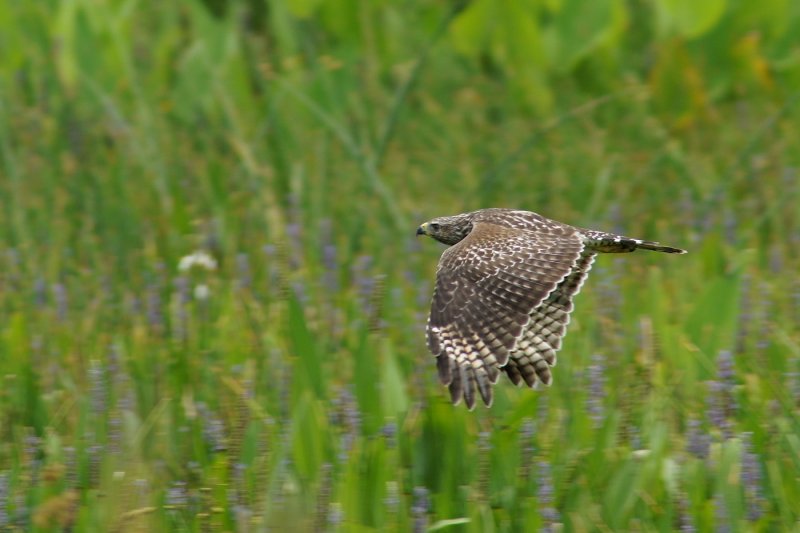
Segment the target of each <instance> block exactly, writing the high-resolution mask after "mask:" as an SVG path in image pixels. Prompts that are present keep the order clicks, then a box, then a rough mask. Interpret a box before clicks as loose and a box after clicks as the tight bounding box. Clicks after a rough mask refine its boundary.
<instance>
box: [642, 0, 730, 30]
mask: <svg viewBox="0 0 800 533" xmlns="http://www.w3.org/2000/svg"><path fill="white" fill-rule="evenodd" d="M726 5H727V0H703V1H701V2H696V1H693V0H658V1H657V6H658V8H659V13H660V15H661V16H662V17H663V21H662V23H663V25H664V26H666V27H667V28H670V29H672V30H674V31H676V32H677V33H679V34H680V35H683V36H685V37H688V38H694V37H698V36H700V35H703V34H704V33H706V32H707V31H708V30H710V29H711V28H712V27H713V26H714V25H715V24H716V23H717V22H718V21H719V19H720V18H721V17H722V14H723V13H724V12H725V8H726Z"/></svg>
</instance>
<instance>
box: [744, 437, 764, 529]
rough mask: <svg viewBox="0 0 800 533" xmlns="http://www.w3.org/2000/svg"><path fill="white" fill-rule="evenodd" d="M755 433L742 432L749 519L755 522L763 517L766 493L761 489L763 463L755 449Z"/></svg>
mask: <svg viewBox="0 0 800 533" xmlns="http://www.w3.org/2000/svg"><path fill="white" fill-rule="evenodd" d="M752 437H753V434H752V433H750V432H746V433H743V434H742V485H743V486H744V494H745V502H746V505H747V520H749V521H750V522H755V521H757V520H758V519H759V518H760V517H761V509H762V506H763V503H764V495H763V493H762V490H761V464H760V463H759V459H758V454H756V453H755V452H754V451H753V442H752Z"/></svg>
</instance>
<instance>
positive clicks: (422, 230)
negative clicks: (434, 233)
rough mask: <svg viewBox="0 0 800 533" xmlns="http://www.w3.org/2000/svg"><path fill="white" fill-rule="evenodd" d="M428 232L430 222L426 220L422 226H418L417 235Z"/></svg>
mask: <svg viewBox="0 0 800 533" xmlns="http://www.w3.org/2000/svg"><path fill="white" fill-rule="evenodd" d="M427 234H428V223H427V222H425V223H424V224H422V225H421V226H420V227H418V228H417V235H427Z"/></svg>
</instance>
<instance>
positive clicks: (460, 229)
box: [417, 213, 472, 244]
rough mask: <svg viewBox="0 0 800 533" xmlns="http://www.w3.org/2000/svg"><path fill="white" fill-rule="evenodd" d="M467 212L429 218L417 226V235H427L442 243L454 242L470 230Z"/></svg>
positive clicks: (470, 223) (470, 225) (470, 222)
mask: <svg viewBox="0 0 800 533" xmlns="http://www.w3.org/2000/svg"><path fill="white" fill-rule="evenodd" d="M469 214H470V213H464V214H461V215H455V216H452V217H439V218H434V219H433V220H429V221H428V222H425V223H424V224H422V225H421V226H420V227H418V228H417V235H427V236H429V237H433V238H434V239H436V240H437V241H439V242H442V243H444V244H456V243H457V242H459V241H460V240H461V239H463V238H464V237H466V236H467V235H469V232H470V231H472V220H470V217H469Z"/></svg>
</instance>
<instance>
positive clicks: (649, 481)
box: [0, 2, 800, 531]
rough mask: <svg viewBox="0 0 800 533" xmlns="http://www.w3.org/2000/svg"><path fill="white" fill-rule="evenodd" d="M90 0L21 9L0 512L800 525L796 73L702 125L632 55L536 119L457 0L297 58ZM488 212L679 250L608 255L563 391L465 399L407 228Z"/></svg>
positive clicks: (2, 315) (5, 206)
mask: <svg viewBox="0 0 800 533" xmlns="http://www.w3.org/2000/svg"><path fill="white" fill-rule="evenodd" d="M101 4H102V9H100V8H98V9H96V10H95V9H93V10H87V9H84V8H83V7H80V5H79V3H70V2H52V3H51V5H50V7H51V8H52V9H53V12H52V14H51V13H49V12H45V11H44V8H43V7H36V6H34V5H33V4H31V5H28V4H19V5H17V4H14V5H13V6H11V7H8V6H7V7H6V8H4V9H3V11H2V12H0V20H1V21H2V25H3V27H4V28H6V29H7V30H8V29H9V28H14V29H16V31H13V32H10V33H9V35H11V36H12V37H10V38H13V39H16V40H15V41H14V42H16V43H17V44H18V45H24V46H16V47H14V48H13V49H14V50H15V51H14V52H11V51H9V50H6V51H5V52H4V53H3V54H4V55H3V56H2V58H1V60H2V65H3V66H2V69H1V70H0V74H2V76H0V95H2V97H0V164H1V165H2V177H0V202H2V204H1V205H0V235H2V247H1V248H2V254H0V380H1V381H2V384H1V385H0V529H3V528H5V529H10V530H12V531H13V530H19V531H22V530H26V531H27V530H33V531H54V530H63V529H69V528H73V529H74V530H77V531H157V530H178V531H205V530H213V529H220V530H237V531H260V530H265V529H268V528H273V529H276V530H282V529H285V528H289V527H292V528H294V529H299V530H319V529H332V530H335V529H339V530H342V531H370V530H398V531H404V530H415V531H424V530H426V529H427V530H449V531H523V530H531V529H537V528H542V529H545V528H547V529H558V528H563V529H565V530H570V531H589V530H592V531H594V530H601V531H619V530H641V531H654V530H670V529H677V528H680V527H682V526H690V527H694V528H696V529H697V530H703V531H705V530H711V529H715V530H716V529H719V530H722V529H724V528H726V527H727V528H729V529H730V530H742V531H744V530H748V531H749V530H755V531H762V530H763V531H767V530H791V529H793V528H796V527H797V524H798V521H799V520H800V515H799V514H798V511H797V509H796V505H795V502H797V501H800V482H798V481H799V479H798V478H799V477H800V474H799V473H800V459H798V458H800V437H799V436H800V416H798V415H799V412H798V409H799V408H800V407H799V406H800V404H799V403H798V402H800V386H799V385H798V383H800V378H798V374H800V328H799V327H798V324H799V323H800V320H798V319H799V318H800V285H798V282H797V275H796V273H797V272H798V270H799V269H800V260H799V259H798V253H797V244H798V237H799V236H800V223H799V222H798V213H799V211H798V209H797V205H798V201H800V200H799V198H798V193H799V192H800V191H799V190H798V187H799V185H798V175H797V169H798V168H799V167H800V161H798V153H800V151H798V150H797V148H798V142H799V141H800V132H799V131H798V128H797V124H798V119H800V116H799V113H800V112H799V111H798V109H797V107H796V105H795V104H796V98H793V97H792V96H791V95H790V94H787V95H781V88H782V86H781V85H780V83H781V80H780V78H777V79H776V84H777V88H776V89H775V90H774V91H773V92H765V93H758V92H748V93H746V94H744V95H742V96H740V97H737V98H731V99H729V100H728V101H720V102H717V103H715V104H714V105H713V106H711V107H710V108H709V112H708V113H706V114H705V115H704V116H702V117H698V118H697V120H696V122H695V123H694V125H693V127H691V128H688V129H673V128H671V127H670V124H669V120H668V118H665V117H664V116H663V115H661V114H659V112H658V111H657V110H654V106H653V105H652V95H651V94H650V92H649V88H648V87H647V86H646V85H642V84H640V83H638V82H636V81H635V80H633V81H630V82H626V83H625V84H622V85H620V87H618V89H617V90H615V91H612V92H606V93H603V94H599V95H598V94H587V93H586V92H585V91H584V90H582V89H581V88H580V87H578V86H576V85H575V84H574V83H572V82H570V80H568V79H561V80H556V81H555V82H554V83H555V84H556V86H557V87H558V89H559V90H558V91H557V92H558V98H557V100H558V102H557V108H556V109H555V110H554V111H553V113H552V114H550V115H546V116H544V115H542V114H537V113H534V112H532V111H530V110H528V109H527V108H526V107H525V106H523V105H520V104H519V102H518V101H516V100H515V99H513V98H510V97H509V98H506V97H505V96H506V95H505V94H504V92H503V91H504V84H503V81H502V79H501V78H499V77H498V76H496V75H493V74H492V73H491V72H489V73H487V72H485V71H481V70H478V69H476V68H475V67H474V66H473V65H471V64H465V62H464V60H463V59H460V58H458V57H456V56H454V55H453V54H452V53H451V52H450V51H449V48H448V45H447V42H446V40H445V39H444V38H443V37H442V36H443V35H444V34H443V33H442V31H441V30H437V28H438V27H440V26H441V24H443V23H442V20H444V21H445V23H444V24H445V25H446V21H448V20H449V18H448V17H449V16H450V15H448V14H447V13H439V14H432V13H429V12H420V13H417V12H415V14H420V15H424V17H423V18H422V20H424V21H425V23H424V24H422V25H421V26H420V28H418V29H416V31H414V32H411V31H410V30H409V33H408V36H409V39H408V41H407V42H406V41H403V42H402V44H401V43H400V42H394V41H391V42H389V41H387V42H384V43H381V47H378V48H377V49H373V48H363V49H362V48H359V47H354V46H353V45H352V44H351V45H348V43H346V42H344V43H342V44H341V47H340V48H337V49H336V50H337V53H336V54H331V53H327V52H325V51H324V50H325V46H324V43H323V42H321V41H320V40H315V39H316V38H318V37H319V36H318V35H317V34H315V33H314V32H313V31H310V30H309V31H307V29H306V30H304V28H303V24H302V23H297V24H292V25H289V26H287V27H284V28H278V29H277V30H276V32H277V33H276V34H277V35H279V36H280V38H281V39H282V40H281V43H280V47H279V51H280V54H278V55H276V54H271V53H270V50H271V49H270V48H269V43H266V42H264V40H263V36H259V35H256V34H248V33H246V32H243V31H242V30H241V29H240V28H239V27H238V26H237V22H236V20H237V19H236V18H235V17H232V16H231V17H229V18H226V19H222V20H215V19H213V18H212V17H210V16H209V15H208V14H207V12H206V11H205V10H204V9H203V8H202V6H201V5H199V4H197V5H195V4H193V3H189V4H187V5H185V6H183V7H180V8H178V7H166V6H165V7H161V8H140V9H137V10H132V9H129V8H128V7H126V6H127V4H115V3H111V2H109V3H101ZM37 5H38V4H37ZM276 5H278V4H276ZM374 15H375V14H374V13H365V14H364V17H363V21H362V24H363V25H364V26H363V27H362V28H361V31H362V34H360V35H361V37H362V38H363V39H365V40H368V39H369V36H370V35H372V36H373V37H374V36H375V35H376V34H375V33H374V32H375V31H376V28H377V26H370V25H371V24H375V25H377V24H378V23H377V22H375V17H374ZM275 16H276V17H277V18H278V19H280V17H282V16H284V15H281V14H280V13H278V14H276V15H275ZM280 20H282V19H280ZM179 21H182V24H184V26H181V25H180V24H179V23H178V22H179ZM384 22H386V21H384ZM386 23H387V24H390V23H391V21H389V22H386ZM276 24H277V23H276ZM141 28H152V31H140V29H141ZM393 31H400V30H399V29H397V28H396V27H395V30H393ZM281 32H283V33H281ZM437 32H438V33H437ZM287 43H294V46H295V48H294V49H292V48H291V47H290V46H289V44H287ZM376 50H377V51H376ZM494 205H496V206H503V205H504V206H515V207H520V208H527V209H531V210H535V211H537V212H540V213H542V214H544V215H546V216H551V217H553V218H556V219H558V220H562V221H565V222H569V223H572V224H575V225H579V226H587V227H597V228H605V229H609V230H619V231H624V232H625V233H626V234H629V235H633V236H637V237H645V238H651V239H655V240H659V241H662V242H664V243H666V244H670V245H674V246H680V247H685V248H687V249H689V250H690V254H689V255H686V256H680V257H672V256H663V255H660V254H646V253H639V254H635V255H631V256H624V257H616V256H606V257H601V258H600V259H599V260H598V262H597V263H596V266H595V269H594V271H593V274H592V276H591V277H590V279H589V281H588V283H587V284H586V285H585V286H584V290H583V291H582V293H581V295H580V296H579V297H578V299H577V308H576V311H575V314H574V318H573V321H572V324H571V326H570V333H569V335H568V336H567V338H566V341H565V345H564V347H563V349H562V350H561V352H560V354H559V365H558V367H557V368H556V369H555V371H554V377H555V383H554V385H553V386H552V387H551V388H548V389H547V390H539V391H530V390H527V389H515V388H514V387H513V386H512V385H511V384H510V383H501V384H500V385H499V386H498V387H496V389H495V396H496V400H495V405H494V406H493V407H492V408H491V409H489V410H487V409H484V408H478V409H476V410H475V411H473V412H468V411H466V409H464V408H463V406H459V407H453V406H451V405H450V404H449V402H448V400H447V393H446V390H444V389H443V388H442V387H440V386H439V384H438V383H437V382H436V378H435V365H434V362H433V360H432V357H430V355H429V354H428V352H427V349H426V347H425V344H424V320H425V316H426V313H427V306H428V304H429V298H430V293H431V290H432V283H433V279H434V270H435V265H436V261H437V259H438V256H439V254H440V253H441V251H442V249H441V247H440V246H439V245H437V244H436V243H434V242H433V241H430V240H424V241H422V240H416V239H415V238H414V230H415V229H416V225H417V224H418V223H419V222H422V221H424V220H427V219H429V218H432V217H433V216H437V215H442V214H449V213H456V212H461V211H465V210H469V209H474V208H479V207H485V206H494ZM198 250H200V251H205V252H207V253H208V254H210V256H211V257H213V259H214V265H215V267H214V268H206V267H204V266H202V265H200V264H196V265H195V266H192V267H189V268H187V269H185V270H182V269H181V268H179V265H180V263H181V259H182V258H185V257H187V256H190V255H191V254H193V253H195V252H196V251H198Z"/></svg>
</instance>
